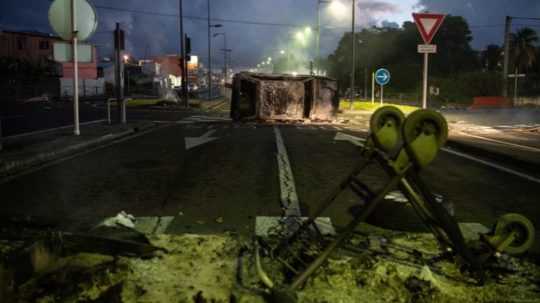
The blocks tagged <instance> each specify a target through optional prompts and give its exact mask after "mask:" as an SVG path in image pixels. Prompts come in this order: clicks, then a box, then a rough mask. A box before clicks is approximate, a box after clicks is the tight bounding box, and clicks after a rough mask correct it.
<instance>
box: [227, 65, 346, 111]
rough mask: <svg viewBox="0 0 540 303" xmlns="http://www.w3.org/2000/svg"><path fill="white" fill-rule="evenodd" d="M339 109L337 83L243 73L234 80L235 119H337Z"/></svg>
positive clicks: (288, 76)
mask: <svg viewBox="0 0 540 303" xmlns="http://www.w3.org/2000/svg"><path fill="white" fill-rule="evenodd" d="M338 107H339V96H338V84H337V81H336V80H334V79H331V78H327V77H321V76H310V75H298V76H292V75H281V74H262V73H249V72H241V73H238V74H236V75H235V77H234V79H233V90H232V99H231V118H232V119H233V120H236V121H238V120H248V119H258V120H288V121H298V120H307V119H309V120H313V121H331V120H334V119H335V117H336V114H337V111H338Z"/></svg>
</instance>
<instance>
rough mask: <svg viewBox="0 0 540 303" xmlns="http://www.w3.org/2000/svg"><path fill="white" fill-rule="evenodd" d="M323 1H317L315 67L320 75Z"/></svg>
mask: <svg viewBox="0 0 540 303" xmlns="http://www.w3.org/2000/svg"><path fill="white" fill-rule="evenodd" d="M320 58H321V0H317V58H315V60H316V61H315V67H316V68H317V71H318V73H320V72H321V59H320Z"/></svg>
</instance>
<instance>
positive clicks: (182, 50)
mask: <svg viewBox="0 0 540 303" xmlns="http://www.w3.org/2000/svg"><path fill="white" fill-rule="evenodd" d="M183 2H184V0H178V10H179V12H178V13H179V15H180V20H179V23H180V24H179V27H180V57H182V70H181V71H180V72H181V76H182V83H181V86H182V101H183V102H184V106H185V107H188V106H189V103H188V94H187V70H186V66H187V64H186V43H185V42H186V37H185V35H184V13H183Z"/></svg>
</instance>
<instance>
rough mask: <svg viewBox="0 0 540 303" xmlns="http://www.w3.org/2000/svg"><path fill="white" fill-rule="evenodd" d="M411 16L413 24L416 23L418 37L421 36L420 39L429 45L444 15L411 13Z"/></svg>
mask: <svg viewBox="0 0 540 303" xmlns="http://www.w3.org/2000/svg"><path fill="white" fill-rule="evenodd" d="M412 15H413V18H414V22H415V23H416V27H418V31H419V32H420V35H422V39H424V43H426V44H429V43H430V42H431V40H432V39H433V37H434V36H435V33H436V32H437V30H439V27H440V26H441V24H442V22H443V20H444V16H445V15H443V14H427V13H424V14H417V13H413V14H412Z"/></svg>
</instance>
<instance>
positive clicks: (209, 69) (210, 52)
mask: <svg viewBox="0 0 540 303" xmlns="http://www.w3.org/2000/svg"><path fill="white" fill-rule="evenodd" d="M207 4H208V100H211V99H212V51H211V49H212V41H211V40H212V39H210V27H211V26H210V0H207Z"/></svg>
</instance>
